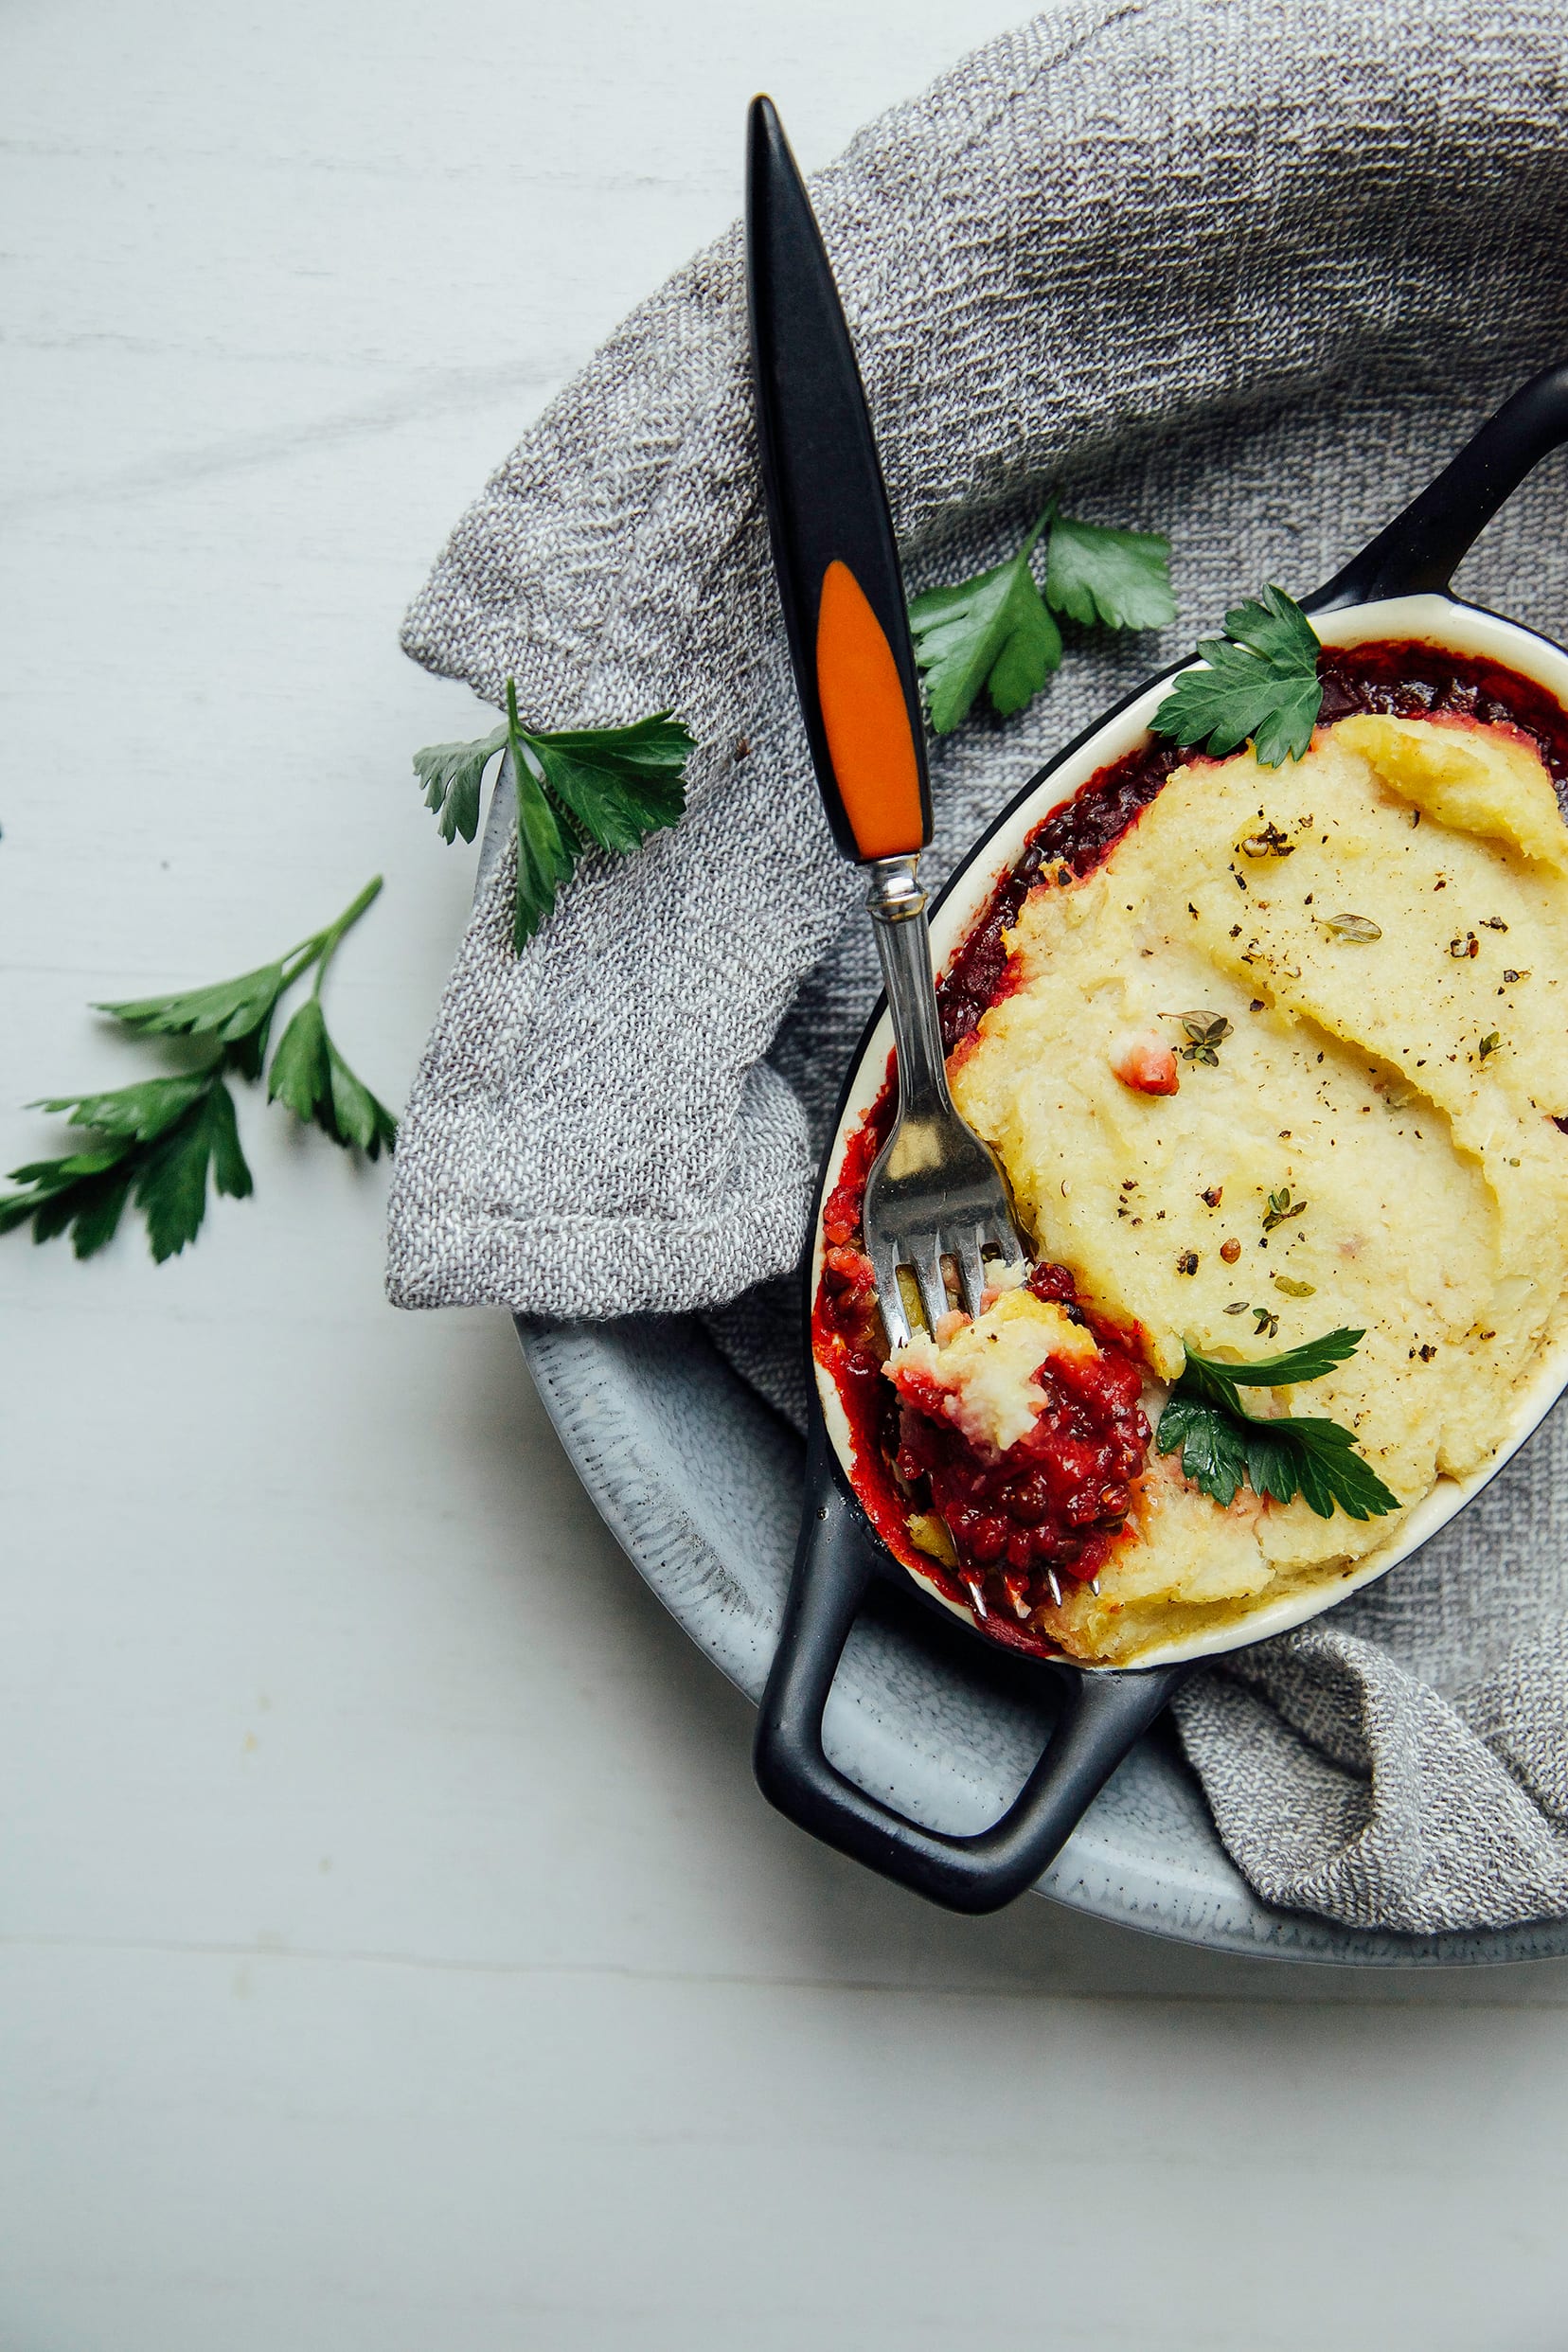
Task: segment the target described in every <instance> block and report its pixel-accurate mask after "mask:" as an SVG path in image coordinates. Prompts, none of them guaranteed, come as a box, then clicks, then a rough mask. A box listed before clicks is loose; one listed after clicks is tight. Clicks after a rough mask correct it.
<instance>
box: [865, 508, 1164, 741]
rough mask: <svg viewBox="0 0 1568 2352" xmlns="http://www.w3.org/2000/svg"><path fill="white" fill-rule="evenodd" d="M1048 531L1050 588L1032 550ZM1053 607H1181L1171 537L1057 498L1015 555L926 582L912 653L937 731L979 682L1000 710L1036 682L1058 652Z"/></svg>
mask: <svg viewBox="0 0 1568 2352" xmlns="http://www.w3.org/2000/svg"><path fill="white" fill-rule="evenodd" d="M1047 530H1048V531H1049V532H1050V539H1049V541H1048V543H1047V546H1046V552H1045V590H1044V594H1043V596H1042V594H1041V589H1040V583H1039V582H1038V580H1037V579H1035V575H1034V551H1035V549H1036V547H1037V546H1038V545H1039V543H1040V541H1041V538H1042V534H1043V533H1045V532H1046V531H1047ZM1053 613H1065V614H1066V615H1067V616H1068V618H1069V619H1070V620H1075V621H1079V622H1081V623H1083V625H1084V626H1085V627H1094V626H1096V625H1098V626H1099V627H1101V628H1105V629H1161V628H1163V627H1164V626H1165V624H1166V622H1167V621H1170V620H1174V619H1175V617H1176V602H1175V598H1174V597H1172V595H1171V593H1170V542H1169V541H1168V540H1167V539H1162V538H1161V537H1160V536H1159V535H1158V534H1157V533H1156V532H1152V531H1114V530H1106V529H1103V528H1102V527H1101V526H1099V525H1098V524H1097V523H1078V522H1075V521H1073V520H1072V518H1071V517H1069V516H1067V515H1062V514H1059V513H1058V511H1057V502H1056V500H1055V499H1054V498H1053V499H1052V501H1051V503H1050V505H1049V506H1048V507H1047V508H1045V511H1044V513H1043V514H1042V516H1041V517H1040V520H1039V521H1038V522H1037V523H1036V524H1035V525H1034V526H1033V528H1032V529H1031V530H1030V531H1029V532H1028V533H1027V535H1026V536H1025V541H1024V543H1023V545H1022V546H1021V547H1020V548H1019V550H1018V552H1017V554H1016V555H1012V556H1009V557H1008V558H1007V561H1006V562H1005V563H997V564H993V565H992V567H991V569H990V570H989V572H979V573H976V575H975V577H974V578H973V579H965V580H960V581H959V582H958V583H957V584H956V585H955V586H953V587H951V588H928V589H927V590H926V592H925V594H924V596H919V597H915V599H914V600H913V602H912V603H911V605H910V608H909V625H910V628H911V631H912V632H913V634H914V640H915V659H916V661H917V663H918V665H919V667H920V668H921V669H922V670H923V671H924V673H925V689H926V708H927V710H928V711H929V713H930V715H931V723H932V727H933V729H934V730H935V733H936V734H937V735H951V734H952V732H953V728H954V727H956V726H957V725H958V724H959V722H961V721H962V720H963V719H965V718H967V716H968V715H969V712H970V710H971V707H972V706H973V703H974V698H975V696H976V695H977V694H978V693H979V692H980V689H981V687H982V686H984V687H985V688H986V690H987V691H988V693H989V696H990V699H991V704H992V706H993V708H995V709H996V710H998V711H999V712H1001V714H1002V716H1003V717H1004V718H1007V717H1010V715H1011V714H1012V713H1013V712H1014V711H1016V710H1022V709H1023V708H1024V705H1025V703H1028V702H1031V701H1032V700H1033V698H1034V697H1035V695H1037V694H1038V693H1039V692H1040V689H1041V687H1042V686H1043V685H1044V684H1045V681H1046V679H1047V678H1048V677H1049V676H1050V674H1051V672H1052V670H1053V669H1055V668H1057V667H1058V666H1059V664H1060V660H1061V632H1060V629H1059V628H1058V626H1057V624H1056V621H1055V620H1054V619H1053V617H1052V615H1053Z"/></svg>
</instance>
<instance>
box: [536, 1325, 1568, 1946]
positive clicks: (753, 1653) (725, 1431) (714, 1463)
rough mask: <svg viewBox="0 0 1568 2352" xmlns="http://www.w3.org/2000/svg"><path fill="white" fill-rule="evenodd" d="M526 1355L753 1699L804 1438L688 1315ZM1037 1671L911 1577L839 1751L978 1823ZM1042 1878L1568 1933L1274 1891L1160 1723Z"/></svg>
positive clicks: (1328, 1931) (913, 1802)
mask: <svg viewBox="0 0 1568 2352" xmlns="http://www.w3.org/2000/svg"><path fill="white" fill-rule="evenodd" d="M518 1330H519V1333H520V1335H521V1337H522V1341H523V1350H524V1354H525V1355H526V1358H527V1360H528V1364H529V1367H530V1369H531V1370H532V1373H533V1376H534V1379H535V1380H536V1381H537V1382H538V1384H539V1391H540V1394H541V1396H542V1397H543V1400H544V1404H545V1407H546V1410H547V1411H548V1413H549V1415H550V1418H551V1419H552V1420H553V1421H554V1423H555V1425H556V1428H557V1430H558V1431H559V1432H560V1434H561V1441H562V1443H563V1444H564V1446H565V1448H566V1451H567V1452H568V1453H569V1454H570V1456H571V1458H572V1461H573V1463H574V1464H575V1466H576V1468H577V1471H578V1474H579V1477H580V1478H581V1480H582V1483H583V1485H584V1486H585V1487H586V1488H587V1489H588V1492H589V1493H590V1494H591V1495H592V1497H593V1499H594V1501H595V1503H596V1504H597V1506H598V1509H599V1511H600V1512H601V1514H602V1515H603V1518H604V1520H605V1522H606V1523H607V1525H608V1526H609V1527H610V1529H611V1531H612V1533H613V1534H614V1535H615V1537H616V1539H617V1541H619V1542H620V1543H621V1544H622V1545H623V1546H624V1548H625V1549H626V1551H627V1552H628V1553H629V1554H630V1555H631V1557H632V1559H633V1562H634V1563H635V1565H636V1567H637V1568H638V1569H639V1570H640V1572H641V1574H642V1575H643V1577H645V1578H646V1579H647V1581H648V1583H649V1584H650V1585H651V1586H652V1588H653V1590H654V1592H655V1593H656V1594H657V1595H658V1596H659V1598H660V1600H661V1601H663V1603H664V1605H665V1607H666V1608H667V1609H668V1611H669V1613H670V1614H671V1615H672V1616H673V1617H675V1618H677V1619H678V1620H679V1622H680V1623H681V1624H682V1625H683V1626H685V1628H686V1631H687V1632H688V1633H689V1634H690V1635H691V1637H692V1640H693V1641H695V1642H696V1643H698V1644H699V1646H700V1647H701V1648H703V1649H704V1650H705V1651H706V1652H707V1654H708V1656H709V1657H710V1658H711V1659H712V1660H713V1662H714V1664H715V1666H719V1667H720V1668H721V1669H722V1671H723V1672H724V1673H725V1674H727V1675H728V1677H729V1679H730V1681H731V1682H732V1683H734V1684H736V1686H737V1687H738V1688H739V1689H740V1690H743V1691H744V1692H745V1694H746V1696H747V1697H748V1698H749V1699H751V1700H753V1701H755V1700H756V1699H757V1698H758V1697H759V1696H760V1693H761V1689H762V1684H763V1682H764V1680H765V1679H766V1675H767V1670H768V1663H769V1660H770V1659H771V1658H772V1656H773V1650H774V1644H775V1640H776V1638H777V1632H778V1625H779V1620H780V1617H781V1615H782V1613H783V1606H784V1593H785V1587H786V1586H787V1584H788V1582H789V1576H790V1565H791V1561H792V1559H793V1553H794V1538H795V1524H796V1521H797V1519H798V1516H799V1511H800V1489H801V1475H802V1466H803V1460H804V1449H803V1447H802V1445H801V1443H800V1440H799V1439H798V1438H797V1437H796V1435H795V1434H794V1433H793V1430H791V1429H788V1428H787V1427H786V1426H785V1425H784V1424H783V1423H782V1422H781V1421H780V1420H778V1419H777V1418H776V1417H775V1415H774V1414H772V1413H771V1412H770V1411H769V1409H768V1408H767V1406H766V1405H764V1404H763V1403H762V1402H761V1401H760V1399H758V1398H757V1396H756V1394H755V1393H754V1392H753V1391H752V1390H751V1389H750V1388H748V1387H747V1386H746V1384H745V1383H744V1381H741V1380H740V1379H739V1376H738V1374H737V1373H736V1372H734V1371H733V1370H732V1368H731V1367H730V1366H729V1365H728V1364H727V1363H725V1362H724V1360H723V1359H722V1356H720V1354H719V1352H718V1350H717V1349H716V1348H715V1347H714V1345H713V1344H712V1342H711V1341H710V1340H709V1339H708V1337H707V1335H706V1333H705V1332H704V1330H703V1328H702V1327H701V1326H700V1325H699V1324H698V1323H696V1322H695V1321H694V1320H692V1319H690V1318H680V1319H669V1320H663V1319H652V1318H649V1319H639V1320H637V1321H634V1322H626V1323H614V1324H602V1323H600V1324H569V1325H544V1324H538V1323H533V1322H530V1321H528V1320H526V1318H524V1317H521V1316H520V1317H519V1318H518ZM1038 1684H1039V1678H1038V1677H1029V1676H1026V1675H1024V1674H1021V1673H1019V1672H1017V1671H1016V1670H1015V1669H1014V1668H1013V1667H1012V1665H1011V1662H1010V1661H1009V1660H1008V1659H1007V1657H1006V1656H1005V1655H1003V1654H1002V1653H1000V1652H998V1653H997V1654H996V1657H995V1658H994V1660H993V1659H992V1658H991V1656H990V1655H989V1654H988V1652H987V1651H986V1650H985V1649H984V1648H982V1646H981V1645H980V1644H979V1643H977V1642H975V1641H973V1640H972V1639H971V1638H969V1637H967V1636H966V1635H965V1634H964V1633H963V1631H962V1630H961V1629H958V1628H954V1629H953V1631H952V1632H951V1633H950V1632H949V1631H948V1629H947V1628H946V1627H945V1626H944V1625H943V1624H942V1623H941V1622H940V1621H939V1620H938V1619H937V1618H936V1616H935V1613H934V1612H927V1611H924V1610H922V1609H921V1608H920V1607H919V1605H918V1603H917V1602H916V1601H915V1600H914V1599H913V1598H910V1599H908V1600H905V1599H904V1597H903V1595H900V1594H899V1593H897V1592H896V1591H895V1590H893V1589H892V1588H890V1589H889V1592H888V1595H887V1596H886V1598H885V1599H884V1600H882V1602H881V1603H880V1605H879V1613H878V1614H875V1615H865V1616H863V1617H862V1619H861V1621H860V1623H859V1624H858V1625H857V1626H856V1628H855V1630H854V1632H853V1633H852V1634H851V1636H850V1638H849V1644H848V1647H847V1648H846V1651H845V1656H844V1664H843V1666H841V1668H840V1670H839V1676H838V1680H837V1682H836V1684H834V1687H833V1695H832V1698H831V1699H830V1701H829V1707H828V1716H827V1738H828V1749H829V1755H830V1756H831V1757H832V1760H833V1762H834V1763H835V1764H837V1765H838V1766H839V1767H840V1769H841V1770H842V1771H844V1772H846V1773H849V1774H850V1775H851V1776H852V1777H853V1778H855V1779H856V1780H858V1781H860V1782H861V1783H862V1784H863V1785H864V1787H865V1788H867V1789H869V1790H871V1791H874V1792H875V1793H877V1794H878V1795H880V1796H882V1797H884V1798H886V1799H887V1800H888V1801H889V1802H890V1803H892V1804H894V1805H896V1806H897V1807H898V1808H899V1809H900V1811H903V1812H906V1813H910V1814H913V1815H914V1816H915V1817H916V1818H917V1819H918V1820H920V1821H923V1822H925V1823H927V1824H929V1825H930V1826H932V1827H934V1828H939V1829H955V1830H970V1829H978V1828H981V1827H983V1826H985V1824H986V1823H987V1822H988V1821H990V1820H992V1819H994V1818H995V1816H996V1815H997V1814H998V1813H999V1812H1001V1811H1002V1809H1004V1807H1005V1806H1006V1805H1007V1803H1008V1802H1009V1801H1010V1799H1011V1798H1012V1797H1013V1796H1014V1795H1015V1794H1016V1793H1017V1791H1018V1789H1019V1787H1020V1786H1021V1784H1022V1782H1023V1780H1024V1777H1025V1773H1026V1772H1027V1771H1028V1770H1029V1768H1030V1766H1031V1765H1032V1764H1033V1763H1034V1762H1035V1759H1036V1758H1037V1756H1038V1755H1039V1753H1040V1749H1041V1746H1042V1714H1041V1708H1040V1699H1039V1690H1038ZM1040 1892H1041V1893H1042V1894H1044V1895H1048V1896H1051V1897H1052V1898H1055V1900H1057V1901H1058V1902H1063V1903H1070V1904H1071V1905H1072V1907H1073V1908H1074V1909H1075V1910H1076V1911H1086V1912H1089V1913H1091V1914H1093V1915H1094V1916H1095V1917H1096V1918H1100V1919H1114V1920H1119V1921H1121V1922H1123V1923H1124V1924H1125V1925H1127V1926H1129V1927H1138V1928H1145V1929H1148V1930H1149V1932H1150V1933H1154V1934H1157V1935H1169V1936H1174V1937H1176V1938H1177V1939H1178V1940H1180V1941H1181V1942H1183V1943H1189V1944H1205V1945H1208V1946H1210V1947H1211V1948H1213V1949H1215V1950H1217V1951H1240V1952H1250V1953H1252V1954H1254V1955H1257V1954H1267V1953H1273V1954H1276V1955H1277V1956H1278V1957H1279V1958H1281V1959H1287V1960H1333V1961H1341V1962H1356V1963H1364V1962H1375V1963H1379V1964H1381V1965H1383V1966H1391V1967H1405V1968H1409V1967H1427V1968H1431V1967H1443V1966H1453V1965H1456V1964H1462V1963H1474V1962H1479V1961H1499V1960H1542V1959H1548V1958H1552V1957H1554V1956H1557V1955H1559V1954H1561V1953H1564V1952H1568V1922H1563V1921H1560V1920H1559V1921H1556V1922H1553V1923H1549V1924H1547V1925H1545V1926H1542V1927H1539V1928H1510V1929H1506V1930H1500V1931H1496V1932H1490V1933H1481V1934H1473V1935H1431V1936H1416V1935H1372V1934H1366V1933H1361V1932H1359V1931H1354V1930H1351V1929H1348V1928H1339V1927H1334V1926H1332V1925H1330V1924H1329V1922H1328V1921H1327V1920H1325V1919H1317V1918H1312V1917H1310V1916H1308V1915H1305V1914H1302V1913H1298V1912H1285V1911H1273V1910H1271V1909H1270V1908H1269V1906H1268V1905H1267V1904H1266V1903H1262V1902H1260V1901H1259V1900H1258V1898H1257V1897H1256V1895H1255V1894H1254V1893H1253V1891H1252V1889H1251V1888H1250V1887H1249V1886H1248V1885H1247V1883H1246V1881H1245V1880H1244V1879H1243V1878H1242V1877H1241V1876H1240V1874H1239V1872H1238V1870H1237V1869H1236V1867H1235V1865H1234V1863H1233V1862H1231V1860H1230V1858H1229V1856H1228V1855H1227V1854H1226V1852H1225V1850H1224V1848H1223V1846H1221V1844H1220V1840H1219V1838H1218V1837H1217V1835H1216V1834H1215V1828H1214V1824H1213V1822H1212V1820H1211V1819H1210V1817H1209V1814H1208V1811H1207V1809H1206V1808H1205V1806H1204V1804H1203V1797H1202V1794H1201V1793H1200V1791H1199V1789H1198V1785H1197V1783H1196V1781H1195V1780H1194V1779H1193V1777H1192V1775H1191V1773H1189V1772H1188V1771H1187V1769H1186V1767H1185V1764H1184V1763H1183V1762H1182V1760H1181V1758H1180V1756H1179V1755H1178V1753H1177V1750H1176V1747H1175V1744H1174V1741H1173V1739H1172V1737H1171V1736H1170V1734H1169V1733H1168V1731H1167V1730H1166V1729H1164V1728H1161V1729H1159V1730H1157V1731H1156V1732H1155V1733H1154V1734H1152V1735H1151V1736H1150V1737H1148V1738H1147V1739H1145V1740H1144V1741H1143V1742H1142V1743H1141V1744H1140V1746H1139V1747H1138V1748H1137V1749H1135V1750H1134V1752H1133V1754H1132V1755H1131V1756H1130V1757H1129V1759H1128V1761H1127V1762H1126V1763H1125V1764H1124V1765H1123V1766H1122V1768H1121V1770H1120V1771H1119V1772H1118V1773H1116V1775H1115V1777H1114V1780H1112V1782H1111V1783H1110V1785H1109V1786H1108V1787H1107V1788H1106V1789H1105V1790H1104V1791H1102V1792H1101V1794H1100V1795H1099V1796H1098V1797H1097V1798H1096V1801H1095V1804H1094V1806H1093V1808H1092V1809H1091V1810H1090V1812H1089V1814H1088V1817H1087V1818H1086V1820H1085V1821H1084V1822H1083V1824H1082V1826H1081V1827H1080V1828H1078V1830H1077V1831H1076V1832H1075V1834H1074V1836H1073V1838H1072V1840H1071V1842H1070V1843H1069V1844H1068V1846H1067V1848H1066V1850H1065V1852H1064V1853H1063V1854H1062V1855H1061V1856H1060V1860H1059V1861H1058V1862H1056V1864H1055V1865H1054V1867H1053V1868H1052V1869H1051V1870H1050V1871H1048V1872H1047V1874H1046V1876H1045V1878H1044V1879H1043V1880H1042V1881H1041V1886H1040Z"/></svg>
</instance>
